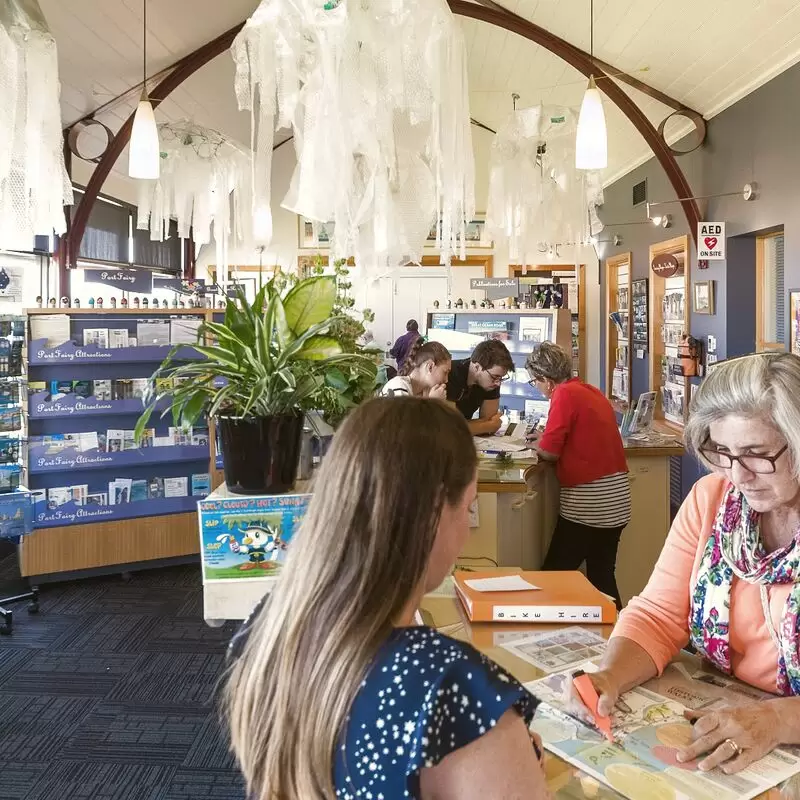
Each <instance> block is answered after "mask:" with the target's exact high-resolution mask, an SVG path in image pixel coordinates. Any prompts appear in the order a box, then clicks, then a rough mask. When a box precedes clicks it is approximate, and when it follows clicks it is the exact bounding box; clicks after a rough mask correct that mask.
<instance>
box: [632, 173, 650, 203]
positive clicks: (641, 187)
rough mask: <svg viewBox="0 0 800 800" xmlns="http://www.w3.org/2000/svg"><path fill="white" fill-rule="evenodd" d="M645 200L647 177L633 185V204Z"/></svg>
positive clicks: (644, 201)
mask: <svg viewBox="0 0 800 800" xmlns="http://www.w3.org/2000/svg"><path fill="white" fill-rule="evenodd" d="M646 202H647V179H645V180H643V181H642V182H641V183H637V184H636V185H635V186H634V187H633V205H635V206H640V205H641V204H642V203H646Z"/></svg>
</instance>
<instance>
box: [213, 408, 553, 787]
mask: <svg viewBox="0 0 800 800" xmlns="http://www.w3.org/2000/svg"><path fill="white" fill-rule="evenodd" d="M476 466H477V455H476V452H475V445H474V443H473V441H472V436H471V435H470V432H469V428H468V427H467V424H466V422H465V420H464V418H463V416H462V415H461V414H460V412H458V411H457V410H456V409H455V408H453V407H451V406H449V405H448V404H446V403H444V402H439V401H430V400H420V399H418V398H408V397H407V398H400V399H397V400H389V399H384V398H377V399H374V400H370V401H368V402H367V403H364V404H363V405H361V406H359V407H358V408H356V409H355V410H354V411H353V412H352V413H351V414H350V416H349V417H348V418H347V420H346V421H345V422H344V424H343V425H342V427H341V428H339V430H338V431H337V433H336V436H335V437H334V440H333V445H332V447H331V449H330V451H329V453H328V454H327V456H326V457H325V460H324V461H323V462H322V466H321V468H320V474H319V476H318V477H317V479H316V484H315V487H314V494H313V496H312V498H311V503H310V506H309V509H308V512H307V514H306V516H305V518H304V520H303V522H302V523H301V525H300V528H299V530H298V532H297V534H296V535H295V537H294V538H293V540H292V545H291V547H290V548H289V551H288V558H287V560H286V563H285V565H284V569H283V571H282V573H281V574H280V576H279V578H278V581H277V584H276V585H275V587H274V589H273V590H272V593H271V594H270V595H269V596H268V598H267V599H266V600H265V601H263V602H262V605H261V607H260V608H258V609H257V610H256V611H255V612H254V614H253V615H252V617H251V618H250V620H248V622H247V623H245V626H244V628H243V630H242V632H241V633H240V634H239V635H238V636H237V637H236V639H234V641H233V643H232V645H231V659H232V665H231V668H230V670H229V675H228V678H227V685H226V687H225V709H226V715H227V720H228V724H229V728H230V733H231V741H232V745H233V751H234V753H235V754H236V758H237V760H238V763H239V765H240V767H241V769H242V772H243V773H244V778H245V781H246V784H247V797H248V798H250V800H334V799H335V798H339V800H355V798H368V797H372V798H375V800H377V798H379V797H383V798H385V800H395V799H396V798H397V799H399V798H403V797H410V798H421V799H422V800H432V799H433V798H436V799H437V800H439V799H441V800H449V799H450V798H452V799H453V800H455V798H458V800H479V799H480V800H484V799H485V798H490V797H491V798H526V800H538V799H540V798H541V799H542V800H543V799H544V798H546V797H548V793H547V789H546V786H545V778H544V773H543V770H542V768H541V765H540V762H539V758H538V756H537V745H538V744H539V742H538V741H537V740H536V737H532V736H531V735H530V734H529V729H528V726H529V725H530V722H531V719H532V717H533V715H534V712H535V709H536V705H537V701H536V699H535V698H534V697H533V695H531V694H530V693H529V692H528V691H527V690H526V689H525V688H524V687H523V686H522V685H520V684H519V683H518V682H517V681H516V680H515V679H514V678H513V677H511V675H509V674H508V673H507V672H505V670H503V669H502V668H500V667H498V666H497V665H496V664H494V663H493V662H491V661H489V660H488V659H487V658H486V657H484V656H483V655H481V654H480V653H479V652H478V651H476V650H475V649H474V648H473V647H472V646H470V645H469V644H466V643H464V642H461V641H457V640H455V639H450V638H449V637H447V636H445V635H443V634H440V633H439V632H437V631H436V630H434V629H431V628H427V627H424V626H417V625H415V624H414V616H415V610H416V609H417V608H418V607H419V603H420V601H421V599H422V597H423V595H425V594H426V593H428V592H430V591H432V590H433V589H435V588H436V587H437V586H439V585H440V584H441V582H442V581H443V580H444V578H445V577H446V576H447V575H448V574H449V573H450V571H451V569H452V567H453V564H454V563H455V560H456V557H457V556H458V554H459V552H460V551H461V550H462V548H463V546H464V544H465V543H466V541H467V538H468V537H469V506H470V503H471V502H472V501H473V500H474V499H475V496H476V491H477V473H476ZM532 739H533V741H532Z"/></svg>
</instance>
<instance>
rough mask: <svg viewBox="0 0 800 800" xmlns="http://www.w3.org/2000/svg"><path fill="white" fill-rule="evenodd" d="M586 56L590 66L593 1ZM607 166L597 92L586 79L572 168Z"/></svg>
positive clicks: (599, 101) (593, 84)
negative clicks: (588, 56)
mask: <svg viewBox="0 0 800 800" xmlns="http://www.w3.org/2000/svg"><path fill="white" fill-rule="evenodd" d="M590 15H591V21H590V28H589V38H590V50H589V52H590V56H591V60H592V64H593V65H594V0H591V3H590ZM607 166H608V134H607V132H606V115H605V113H604V112H603V100H602V98H601V97H600V90H599V89H598V88H597V85H596V84H595V82H594V75H590V76H589V85H588V86H587V87H586V94H584V96H583V103H581V113H580V116H579V117H578V134H577V136H576V137H575V167H576V168H577V169H605V168H606V167H607Z"/></svg>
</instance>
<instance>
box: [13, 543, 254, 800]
mask: <svg viewBox="0 0 800 800" xmlns="http://www.w3.org/2000/svg"><path fill="white" fill-rule="evenodd" d="M15 562H16V560H15V558H14V557H13V556H12V557H6V558H5V559H3V560H2V561H0V588H2V582H3V581H4V580H7V579H9V578H12V577H14V576H15V575H14V573H15V570H16V563H15ZM2 596H3V594H2V591H0V597H2ZM40 605H41V613H40V614H39V615H38V616H36V615H34V616H29V615H28V614H27V612H26V611H25V604H18V605H17V606H16V607H14V611H15V614H14V633H13V635H11V636H9V637H5V636H4V637H0V800H73V798H74V799H75V800H78V799H80V800H241V798H243V797H244V792H243V790H242V787H241V781H240V778H239V776H238V774H237V771H236V769H235V767H234V764H233V760H232V758H231V756H230V754H229V752H228V748H227V744H226V742H225V740H224V736H223V734H222V733H221V729H220V725H219V722H218V716H217V713H216V710H215V708H214V707H213V694H214V690H215V687H216V683H217V681H218V679H219V676H220V672H221V669H222V666H223V663H224V657H225V647H226V645H227V642H228V640H229V639H230V636H231V634H232V632H233V627H232V626H230V625H228V626H226V627H225V628H222V629H219V630H214V629H212V628H209V627H208V626H207V625H206V624H205V623H204V622H203V616H202V588H201V584H200V572H199V567H194V566H192V567H176V568H169V569H159V570H151V571H147V572H140V573H135V574H134V575H133V577H132V579H131V580H130V581H129V582H125V581H123V580H122V578H121V577H119V576H117V577H109V578H102V579H92V580H86V581H74V582H70V583H65V584H59V585H45V586H44V587H43V589H42V593H41V599H40Z"/></svg>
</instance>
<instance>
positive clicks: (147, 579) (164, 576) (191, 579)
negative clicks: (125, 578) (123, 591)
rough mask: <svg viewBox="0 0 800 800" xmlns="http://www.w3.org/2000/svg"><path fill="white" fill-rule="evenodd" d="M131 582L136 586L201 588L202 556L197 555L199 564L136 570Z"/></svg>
mask: <svg viewBox="0 0 800 800" xmlns="http://www.w3.org/2000/svg"><path fill="white" fill-rule="evenodd" d="M130 583H131V584H132V585H134V586H142V587H150V588H162V589H176V588H181V589H199V588H200V587H201V586H202V585H203V581H202V578H201V576H200V557H199V556H198V557H197V564H187V565H185V566H182V567H165V568H164V569H148V570H142V571H141V572H134V573H132V574H131V579H130Z"/></svg>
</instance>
